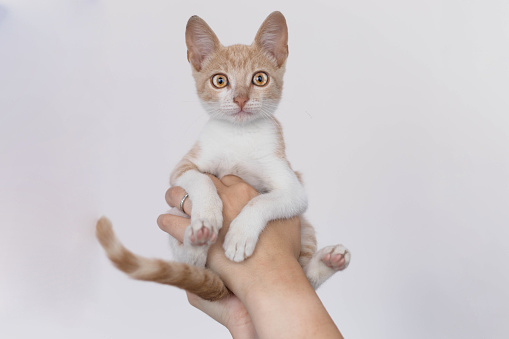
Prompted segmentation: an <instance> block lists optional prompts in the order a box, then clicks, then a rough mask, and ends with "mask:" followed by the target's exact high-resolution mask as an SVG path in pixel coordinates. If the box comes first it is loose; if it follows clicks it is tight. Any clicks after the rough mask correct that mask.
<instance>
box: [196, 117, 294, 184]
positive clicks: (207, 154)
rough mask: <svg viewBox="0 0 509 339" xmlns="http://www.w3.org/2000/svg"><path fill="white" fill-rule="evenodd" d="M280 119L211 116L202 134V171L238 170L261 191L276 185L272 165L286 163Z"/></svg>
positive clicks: (217, 173) (199, 166) (222, 172)
mask: <svg viewBox="0 0 509 339" xmlns="http://www.w3.org/2000/svg"><path fill="white" fill-rule="evenodd" d="M278 133H279V132H278V128H277V126H276V123H275V122H274V121H272V120H268V119H260V120H258V121H254V122H252V123H250V124H247V125H235V124H232V123H230V122H227V121H221V120H210V121H209V122H208V123H207V124H206V125H205V128H204V130H203V132H202V133H201V135H200V138H199V146H200V156H199V159H198V161H197V162H196V165H197V166H198V168H199V170H200V171H201V172H207V173H211V174H214V175H216V176H218V177H222V176H224V175H227V174H234V175H237V176H239V177H241V178H242V179H244V180H245V181H246V182H248V183H249V184H250V185H252V186H253V187H255V188H256V189H257V190H258V191H261V192H263V191H268V190H270V189H271V188H272V187H270V186H271V185H270V184H269V181H271V180H269V179H268V177H269V176H270V175H271V169H273V168H278V167H280V166H281V163H286V161H285V160H284V159H282V158H281V156H279V157H278V155H277V151H278V149H281V148H282V145H280V142H281V137H280V135H279V134H278Z"/></svg>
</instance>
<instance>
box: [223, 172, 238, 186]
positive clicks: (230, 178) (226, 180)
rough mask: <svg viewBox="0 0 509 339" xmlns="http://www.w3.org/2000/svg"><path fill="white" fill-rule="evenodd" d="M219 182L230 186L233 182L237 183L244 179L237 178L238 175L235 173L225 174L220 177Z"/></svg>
mask: <svg viewBox="0 0 509 339" xmlns="http://www.w3.org/2000/svg"><path fill="white" fill-rule="evenodd" d="M221 182H222V183H223V184H224V185H225V186H232V185H235V184H238V183H241V182H244V180H242V179H241V178H239V177H238V176H236V175H231V174H230V175H225V176H224V177H222V178H221Z"/></svg>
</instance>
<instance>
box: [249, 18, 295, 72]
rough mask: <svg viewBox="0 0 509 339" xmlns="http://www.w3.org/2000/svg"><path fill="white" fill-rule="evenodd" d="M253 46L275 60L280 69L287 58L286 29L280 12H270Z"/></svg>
mask: <svg viewBox="0 0 509 339" xmlns="http://www.w3.org/2000/svg"><path fill="white" fill-rule="evenodd" d="M255 44H256V45H258V47H260V48H261V49H263V50H264V51H265V52H266V53H268V54H269V55H271V56H272V57H274V59H276V62H277V65H278V67H281V66H282V65H283V64H284V62H285V61H286V58H287V57H288V27H287V26H286V19H285V17H284V16H283V14H282V13H281V12H277V11H276V12H272V13H271V14H270V15H269V16H268V17H267V19H265V21H264V22H263V24H262V25H261V27H260V29H259V30H258V33H256V37H255Z"/></svg>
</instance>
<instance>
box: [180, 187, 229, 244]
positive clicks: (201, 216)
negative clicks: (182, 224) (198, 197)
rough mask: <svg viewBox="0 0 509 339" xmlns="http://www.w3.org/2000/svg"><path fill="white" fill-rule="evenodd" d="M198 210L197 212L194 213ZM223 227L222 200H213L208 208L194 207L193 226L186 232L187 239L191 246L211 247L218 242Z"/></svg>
mask: <svg viewBox="0 0 509 339" xmlns="http://www.w3.org/2000/svg"><path fill="white" fill-rule="evenodd" d="M195 209H196V212H194V211H195ZM222 226H223V204H222V202H221V199H219V197H217V199H212V200H211V201H209V204H208V206H206V207H203V208H200V207H199V206H196V207H193V213H192V214H191V224H190V225H189V226H188V229H187V230H186V237H187V239H188V241H189V243H190V244H191V245H194V246H200V245H205V244H208V245H211V244H213V243H215V242H216V240H217V235H218V233H219V230H220V229H221V227H222Z"/></svg>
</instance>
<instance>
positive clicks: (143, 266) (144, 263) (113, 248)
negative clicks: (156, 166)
mask: <svg viewBox="0 0 509 339" xmlns="http://www.w3.org/2000/svg"><path fill="white" fill-rule="evenodd" d="M96 236H97V239H98V240H99V242H100V243H101V245H102V247H103V248H104V250H105V251H106V255H107V256H108V258H109V259H110V260H111V261H112V262H113V264H114V265H115V266H116V267H117V268H118V269H119V270H121V271H122V272H124V273H126V274H127V275H129V276H130V277H131V278H134V279H137V280H145V281H153V282H157V283H160V284H166V285H172V286H176V287H179V288H182V289H184V290H186V291H188V292H191V293H193V294H196V295H197V296H199V297H201V298H202V299H205V300H210V301H214V300H219V299H223V298H225V297H226V296H227V295H229V293H230V292H229V291H228V289H227V288H226V286H225V285H224V283H223V281H222V280H221V278H219V276H218V275H217V274H215V273H214V272H212V271H210V270H208V269H206V268H199V267H196V266H192V265H188V264H184V263H180V262H173V261H165V260H162V259H150V258H145V257H142V256H139V255H136V254H134V253H132V252H131V251H129V250H128V249H127V248H125V247H124V245H122V243H120V241H119V240H118V239H117V237H116V236H115V233H114V232H113V227H112V225H111V222H110V221H109V220H108V219H107V218H106V217H102V218H101V219H99V221H98V222H97V226H96Z"/></svg>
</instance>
